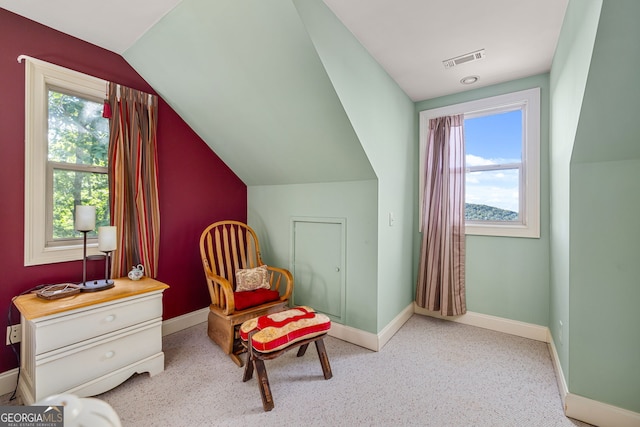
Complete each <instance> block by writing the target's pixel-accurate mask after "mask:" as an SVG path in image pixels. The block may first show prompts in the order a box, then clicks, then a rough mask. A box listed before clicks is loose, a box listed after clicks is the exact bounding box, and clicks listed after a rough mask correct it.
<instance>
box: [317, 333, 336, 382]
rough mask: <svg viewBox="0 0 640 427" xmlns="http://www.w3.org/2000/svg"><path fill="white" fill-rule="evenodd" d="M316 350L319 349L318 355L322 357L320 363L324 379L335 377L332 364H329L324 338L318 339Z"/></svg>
mask: <svg viewBox="0 0 640 427" xmlns="http://www.w3.org/2000/svg"><path fill="white" fill-rule="evenodd" d="M316 350H318V357H319V358H320V364H321V365H322V373H323V374H324V379H325V380H328V379H330V378H331V377H333V373H332V372H331V365H330V364H329V356H327V350H326V349H325V348H324V340H322V339H319V340H316Z"/></svg>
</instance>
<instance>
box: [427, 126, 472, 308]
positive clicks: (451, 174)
mask: <svg viewBox="0 0 640 427" xmlns="http://www.w3.org/2000/svg"><path fill="white" fill-rule="evenodd" d="M463 123H464V116H463V115H457V116H447V117H438V118H435V119H431V120H429V131H428V141H427V146H426V150H425V156H426V158H425V170H424V173H425V177H424V178H425V179H424V183H425V186H424V194H423V196H424V197H423V206H422V224H421V225H422V243H421V249H420V259H419V271H418V283H417V288H416V303H417V304H418V305H419V306H420V307H423V308H426V309H427V310H430V311H438V312H440V314H442V315H444V316H457V315H461V314H464V313H466V311H467V308H466V296H465V234H464V180H465V170H464V167H465V163H464V127H463Z"/></svg>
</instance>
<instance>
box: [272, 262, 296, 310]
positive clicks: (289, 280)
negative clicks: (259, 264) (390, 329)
mask: <svg viewBox="0 0 640 427" xmlns="http://www.w3.org/2000/svg"><path fill="white" fill-rule="evenodd" d="M267 270H269V271H270V272H271V274H270V277H269V279H270V283H271V288H272V289H276V290H278V291H279V290H280V286H281V284H282V278H284V281H285V283H284V285H285V286H286V288H285V292H284V294H282V295H281V296H280V301H285V300H288V299H289V298H291V293H292V292H293V275H292V274H291V272H290V271H289V270H286V269H284V268H278V267H272V266H270V265H268V266H267Z"/></svg>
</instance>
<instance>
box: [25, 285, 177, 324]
mask: <svg viewBox="0 0 640 427" xmlns="http://www.w3.org/2000/svg"><path fill="white" fill-rule="evenodd" d="M114 282H115V286H114V287H113V288H111V289H107V290H104V291H98V292H80V293H79V294H75V295H71V296H69V297H65V298H60V299H55V300H46V299H43V298H39V297H37V296H36V295H35V294H33V293H31V294H25V295H20V296H19V297H17V298H16V299H15V300H14V301H13V303H14V304H15V306H16V307H17V308H18V310H19V311H20V313H21V314H22V315H23V316H24V317H25V319H27V320H32V319H37V318H39V317H44V316H50V315H52V314H57V313H61V312H63V311H69V310H75V309H77V308H82V307H88V306H91V305H94V304H101V303H105V302H109V301H113V300H117V299H120V298H126V297H130V296H134V295H140V294H144V293H147V292H153V291H161V290H164V289H167V288H168V287H169V285H167V284H165V283H162V282H160V281H158V280H155V279H151V278H149V277H143V278H142V279H140V280H137V281H133V280H130V279H129V278H120V279H114Z"/></svg>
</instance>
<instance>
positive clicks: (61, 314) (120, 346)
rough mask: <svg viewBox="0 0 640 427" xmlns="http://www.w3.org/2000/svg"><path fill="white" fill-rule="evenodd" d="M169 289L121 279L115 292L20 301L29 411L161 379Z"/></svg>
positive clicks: (22, 388) (23, 388)
mask: <svg viewBox="0 0 640 427" xmlns="http://www.w3.org/2000/svg"><path fill="white" fill-rule="evenodd" d="M168 287H169V286H167V285H166V284H164V283H162V282H159V281H157V280H154V279H150V278H148V277H145V278H143V279H142V280H139V281H131V280H129V279H128V278H123V279H115V286H114V287H113V288H111V289H108V290H105V291H99V292H88V293H80V294H76V295H73V296H70V297H66V298H61V299H58V300H51V301H48V300H44V299H41V298H38V297H36V296H35V295H33V294H30V295H22V296H20V297H18V298H16V300H15V301H14V303H15V305H16V307H17V308H18V310H19V311H20V314H21V324H22V342H21V344H20V354H21V356H20V360H21V361H20V366H21V372H20V380H19V383H18V391H19V393H20V396H21V397H22V401H23V404H25V405H30V404H32V403H33V402H35V401H38V400H41V399H43V398H45V397H48V396H50V395H53V394H59V393H72V394H75V395H77V396H80V397H87V396H94V395H96V394H100V393H104V392H105V391H107V390H110V389H112V388H113V387H115V386H117V385H119V384H121V383H122V382H124V381H125V380H126V379H128V378H129V377H131V375H133V374H135V373H143V372H149V374H150V375H151V376H153V375H155V374H157V373H160V372H162V371H163V370H164V353H163V352H162V293H163V292H164V290H165V289H167V288H168Z"/></svg>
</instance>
